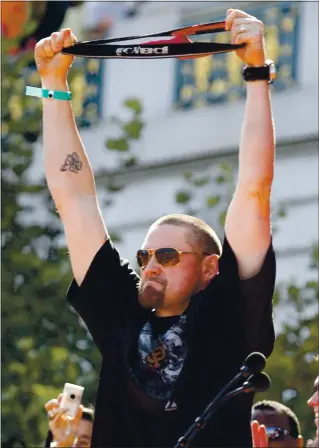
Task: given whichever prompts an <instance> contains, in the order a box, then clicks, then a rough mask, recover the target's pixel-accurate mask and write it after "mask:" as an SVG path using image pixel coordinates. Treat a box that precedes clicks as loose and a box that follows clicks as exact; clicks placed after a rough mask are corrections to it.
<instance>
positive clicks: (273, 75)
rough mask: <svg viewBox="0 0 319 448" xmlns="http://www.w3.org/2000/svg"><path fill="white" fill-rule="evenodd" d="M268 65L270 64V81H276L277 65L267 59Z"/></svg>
mask: <svg viewBox="0 0 319 448" xmlns="http://www.w3.org/2000/svg"><path fill="white" fill-rule="evenodd" d="M266 65H268V66H269V78H270V81H274V80H275V79H276V66H275V64H274V63H273V61H266Z"/></svg>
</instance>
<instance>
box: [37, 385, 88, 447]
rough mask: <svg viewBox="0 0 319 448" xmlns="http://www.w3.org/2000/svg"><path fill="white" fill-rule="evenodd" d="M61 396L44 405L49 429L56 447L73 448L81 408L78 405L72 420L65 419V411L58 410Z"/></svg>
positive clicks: (80, 416)
mask: <svg viewBox="0 0 319 448" xmlns="http://www.w3.org/2000/svg"><path fill="white" fill-rule="evenodd" d="M61 398H62V394H60V395H59V397H58V399H57V400H56V399H53V400H49V401H48V402H47V403H46V404H45V405H44V407H45V409H46V411H47V413H48V419H49V428H50V431H51V432H52V435H53V440H54V442H56V446H57V447H70V446H73V444H74V441H75V439H76V437H77V433H78V428H79V424H80V420H81V418H82V410H83V406H82V405H80V407H79V409H78V412H77V414H76V416H75V417H74V418H70V417H67V415H66V410H65V409H62V408H60V402H61Z"/></svg>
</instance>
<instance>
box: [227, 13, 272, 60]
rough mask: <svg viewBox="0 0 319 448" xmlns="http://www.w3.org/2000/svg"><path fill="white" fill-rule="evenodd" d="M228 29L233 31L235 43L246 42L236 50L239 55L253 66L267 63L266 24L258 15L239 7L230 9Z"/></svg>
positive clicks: (233, 41)
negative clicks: (241, 9)
mask: <svg viewBox="0 0 319 448" xmlns="http://www.w3.org/2000/svg"><path fill="white" fill-rule="evenodd" d="M225 24H226V30H227V31H231V34H232V43H233V44H243V43H244V44H246V45H245V47H244V48H240V49H239V50H236V54H237V56H238V57H239V58H240V59H241V60H242V61H243V62H244V63H245V64H246V65H249V66H252V67H261V66H264V65H265V60H266V55H265V42H264V25H263V23H262V22H261V21H260V20H258V19H256V17H254V16H251V15H249V14H247V13H246V12H244V11H240V10H239V9H228V11H227V16H226V19H225Z"/></svg>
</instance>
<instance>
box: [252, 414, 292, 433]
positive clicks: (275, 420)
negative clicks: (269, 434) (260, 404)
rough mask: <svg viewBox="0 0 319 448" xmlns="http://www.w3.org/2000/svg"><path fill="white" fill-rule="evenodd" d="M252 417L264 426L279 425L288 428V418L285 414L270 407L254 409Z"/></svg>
mask: <svg viewBox="0 0 319 448" xmlns="http://www.w3.org/2000/svg"><path fill="white" fill-rule="evenodd" d="M253 418H254V419H256V420H258V421H259V423H261V424H264V425H266V426H280V427H281V428H285V429H287V430H289V420H288V417H287V415H286V414H282V413H279V412H276V411H272V410H270V409H254V410H253Z"/></svg>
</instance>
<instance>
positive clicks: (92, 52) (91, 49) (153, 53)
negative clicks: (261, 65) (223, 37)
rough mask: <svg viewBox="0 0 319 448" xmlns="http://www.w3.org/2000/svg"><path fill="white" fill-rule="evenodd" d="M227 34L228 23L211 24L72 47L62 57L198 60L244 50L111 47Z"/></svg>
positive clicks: (201, 45) (193, 45)
mask: <svg viewBox="0 0 319 448" xmlns="http://www.w3.org/2000/svg"><path fill="white" fill-rule="evenodd" d="M223 31H225V22H209V23H202V24H199V25H193V26H185V27H182V28H175V29H172V30H168V31H161V32H159V33H150V34H144V35H137V36H125V37H116V38H112V39H99V40H92V41H85V42H77V43H75V44H74V45H73V46H71V47H67V48H63V49H62V53H64V54H71V55H74V56H81V57H84V58H119V59H123V58H124V59H163V58H173V57H190V58H191V57H192V56H194V57H199V56H200V55H202V56H207V55H210V54H216V53H225V52H229V51H234V50H237V49H238V48H243V47H244V46H245V44H239V45H234V44H224V43H213V42H191V41H189V42H187V43H170V40H167V43H166V42H163V41H162V42H161V43H158V44H156V43H154V42H153V43H152V44H148V43H141V44H138V43H134V44H130V45H109V44H110V43H114V42H121V41H122V42H123V41H128V40H136V39H144V38H148V37H164V36H167V37H175V38H176V37H178V36H180V37H183V36H184V37H186V36H192V35H199V34H211V33H218V32H223Z"/></svg>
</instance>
